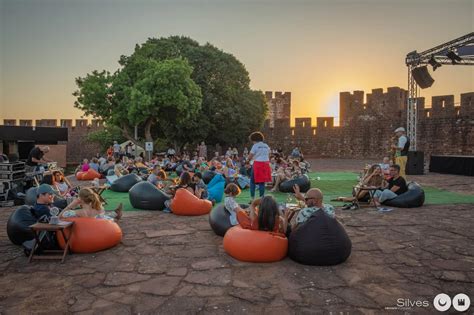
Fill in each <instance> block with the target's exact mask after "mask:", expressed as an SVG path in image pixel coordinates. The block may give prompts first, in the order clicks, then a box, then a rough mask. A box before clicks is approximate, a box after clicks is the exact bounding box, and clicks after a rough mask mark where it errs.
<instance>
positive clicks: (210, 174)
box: [202, 171, 216, 185]
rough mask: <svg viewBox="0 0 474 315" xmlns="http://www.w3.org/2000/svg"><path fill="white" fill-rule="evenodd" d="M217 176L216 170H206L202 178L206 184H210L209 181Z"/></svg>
mask: <svg viewBox="0 0 474 315" xmlns="http://www.w3.org/2000/svg"><path fill="white" fill-rule="evenodd" d="M214 176H216V172H213V171H205V172H204V173H202V180H203V181H204V184H206V185H207V184H209V182H210V181H211V180H212V179H213V178H214Z"/></svg>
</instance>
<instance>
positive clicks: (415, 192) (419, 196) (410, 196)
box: [383, 183, 425, 208]
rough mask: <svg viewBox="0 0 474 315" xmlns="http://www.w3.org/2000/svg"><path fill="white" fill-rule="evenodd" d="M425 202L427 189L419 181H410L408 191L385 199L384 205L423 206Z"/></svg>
mask: <svg viewBox="0 0 474 315" xmlns="http://www.w3.org/2000/svg"><path fill="white" fill-rule="evenodd" d="M424 202H425V191H424V190H423V189H422V188H421V187H420V186H419V185H418V184H417V183H409V184H408V191H406V192H404V193H403V194H401V195H399V196H397V197H395V198H393V199H390V200H385V201H384V203H383V204H384V205H386V206H390V207H397V208H416V207H421V206H422V205H423V203H424Z"/></svg>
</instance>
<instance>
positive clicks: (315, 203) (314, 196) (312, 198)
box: [291, 185, 335, 230]
mask: <svg viewBox="0 0 474 315" xmlns="http://www.w3.org/2000/svg"><path fill="white" fill-rule="evenodd" d="M293 190H294V192H295V198H296V199H298V200H301V201H304V203H305V205H306V207H304V208H302V209H301V210H299V211H298V214H297V216H296V220H295V221H294V224H293V225H292V226H291V229H292V230H294V229H295V228H296V227H298V225H300V224H303V223H305V222H306V221H307V220H308V219H309V218H310V217H311V216H312V215H313V214H314V213H315V212H316V211H319V210H321V211H324V212H325V213H326V214H327V215H329V216H330V217H332V218H334V216H335V214H334V207H333V206H331V205H329V204H323V193H322V192H321V190H319V189H318V188H311V189H310V190H308V191H307V192H306V195H303V194H302V193H301V192H300V187H299V186H298V185H295V186H293Z"/></svg>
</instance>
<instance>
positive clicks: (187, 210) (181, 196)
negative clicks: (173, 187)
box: [170, 188, 212, 215]
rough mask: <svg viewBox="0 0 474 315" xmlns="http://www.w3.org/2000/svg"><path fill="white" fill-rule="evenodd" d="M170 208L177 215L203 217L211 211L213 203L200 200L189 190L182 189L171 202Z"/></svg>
mask: <svg viewBox="0 0 474 315" xmlns="http://www.w3.org/2000/svg"><path fill="white" fill-rule="evenodd" d="M170 208H171V210H172V211H173V213H174V214H176V215H203V214H208V213H209V211H211V209H212V202H210V201H209V200H205V199H199V198H198V197H196V196H195V195H193V194H192V193H191V192H190V191H189V190H187V189H184V188H180V189H178V190H177V191H176V194H175V195H174V198H173V200H171V205H170Z"/></svg>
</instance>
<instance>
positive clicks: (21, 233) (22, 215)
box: [7, 206, 37, 245]
mask: <svg viewBox="0 0 474 315" xmlns="http://www.w3.org/2000/svg"><path fill="white" fill-rule="evenodd" d="M30 208H31V207H30V206H21V207H19V208H18V209H16V210H15V211H13V212H12V214H11V215H10V217H9V218H8V222H7V234H8V238H9V239H10V241H11V242H12V243H13V244H15V245H21V244H23V242H25V241H29V240H32V239H33V238H34V235H33V232H32V231H31V229H30V225H32V224H35V223H36V222H37V220H36V218H35V216H34V215H33V214H32V213H31V210H30Z"/></svg>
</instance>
